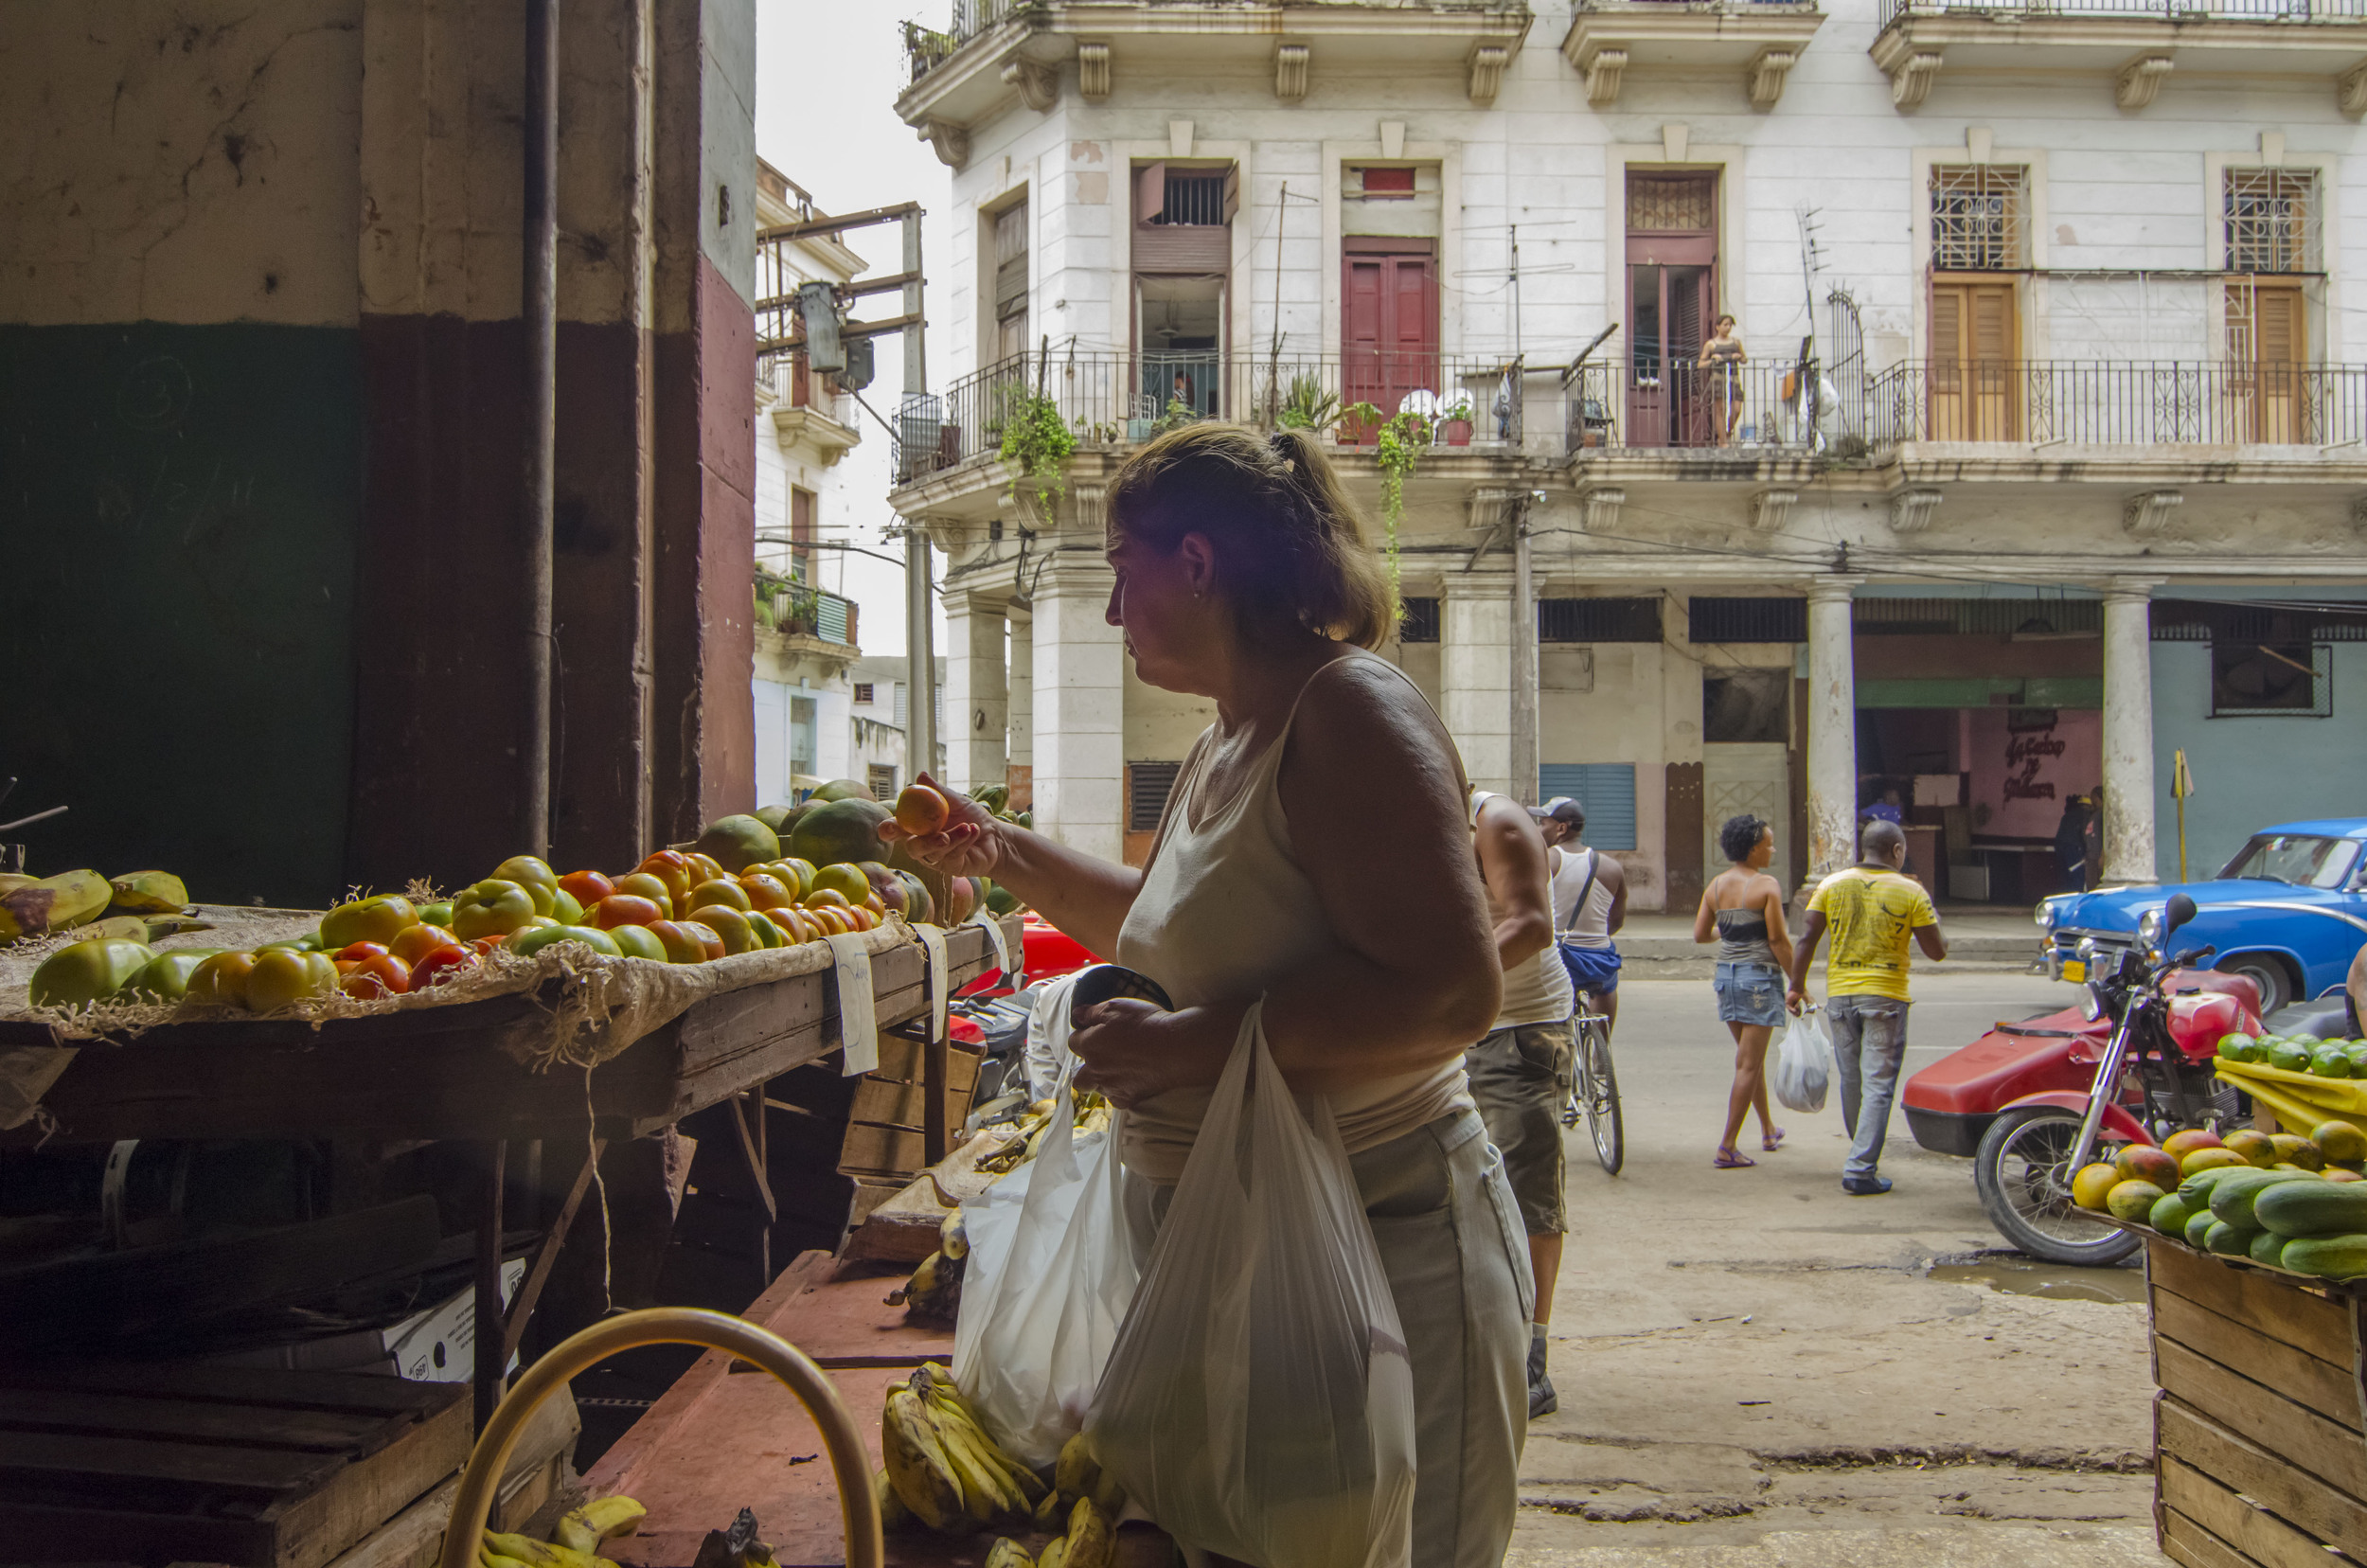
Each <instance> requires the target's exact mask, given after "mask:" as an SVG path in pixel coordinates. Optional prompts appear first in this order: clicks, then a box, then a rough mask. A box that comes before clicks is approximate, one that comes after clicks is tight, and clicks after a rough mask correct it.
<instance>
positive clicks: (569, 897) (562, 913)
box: [548, 887, 583, 925]
mask: <svg viewBox="0 0 2367 1568" xmlns="http://www.w3.org/2000/svg"><path fill="white" fill-rule="evenodd" d="M548 913H549V915H550V917H551V918H552V919H554V920H557V921H558V922H559V923H560V924H561V925H581V924H582V923H583V905H582V904H580V903H578V902H577V901H576V896H575V895H574V894H573V893H570V892H568V891H567V890H566V889H565V888H563V887H561V888H554V889H553V890H552V892H551V907H550V910H549V912H548Z"/></svg>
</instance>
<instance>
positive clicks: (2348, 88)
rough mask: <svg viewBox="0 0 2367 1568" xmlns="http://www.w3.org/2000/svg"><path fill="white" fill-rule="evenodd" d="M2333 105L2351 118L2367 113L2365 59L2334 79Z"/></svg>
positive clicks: (2366, 63) (2366, 69)
mask: <svg viewBox="0 0 2367 1568" xmlns="http://www.w3.org/2000/svg"><path fill="white" fill-rule="evenodd" d="M2334 106H2335V107H2336V108H2338V109H2340V110H2341V111H2342V113H2344V114H2346V115H2348V116H2351V117H2352V118H2353V119H2357V118H2358V116H2361V115H2367V60H2362V61H2360V62H2358V64H2356V65H2354V66H2352V67H2351V68H2350V69H2349V70H2347V71H2344V72H2343V73H2342V74H2341V75H2340V76H2339V77H2336V78H2335V79H2334Z"/></svg>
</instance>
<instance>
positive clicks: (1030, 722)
mask: <svg viewBox="0 0 2367 1568" xmlns="http://www.w3.org/2000/svg"><path fill="white" fill-rule="evenodd" d="M1004 620H1005V622H1006V624H1007V625H1008V626H1009V627H1010V629H1011V650H1010V655H1009V668H1010V685H1011V692H1010V702H1009V705H1008V708H1007V711H1008V713H1009V719H1008V722H1007V726H1006V734H1007V735H1008V737H1009V739H1007V740H1006V741H1005V742H1004V744H1005V747H1006V751H1005V757H1006V761H1005V776H1006V777H1007V778H1008V779H1009V780H1010V784H1011V799H1012V801H1013V802H1014V804H1013V806H1012V807H1011V810H1013V811H1025V810H1026V809H1027V808H1026V805H1025V803H1026V802H1028V801H1031V800H1033V799H1034V798H1035V793H1034V786H1033V783H1032V770H1033V769H1034V768H1035V765H1036V622H1035V618H1034V616H1032V615H1011V614H1009V613H1008V612H1007V611H1006V613H1005V615H1004Z"/></svg>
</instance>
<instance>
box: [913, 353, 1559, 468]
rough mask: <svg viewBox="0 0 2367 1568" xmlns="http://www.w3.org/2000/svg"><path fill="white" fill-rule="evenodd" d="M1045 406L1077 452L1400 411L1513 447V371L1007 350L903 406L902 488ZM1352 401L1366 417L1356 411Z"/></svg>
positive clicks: (1453, 362) (1338, 358)
mask: <svg viewBox="0 0 2367 1568" xmlns="http://www.w3.org/2000/svg"><path fill="white" fill-rule="evenodd" d="M1040 396H1041V397H1044V398H1048V399H1050V400H1051V401H1052V402H1053V405H1054V406H1055V407H1056V408H1057V409H1058V410H1059V415H1060V419H1061V422H1062V423H1064V424H1066V425H1067V426H1068V428H1069V430H1070V431H1071V433H1072V434H1074V435H1075V437H1076V438H1077V441H1078V443H1079V444H1083V445H1103V446H1120V445H1127V444H1131V443H1137V442H1142V441H1147V440H1148V439H1150V438H1151V437H1153V436H1155V435H1158V434H1159V433H1160V432H1162V431H1165V430H1167V429H1170V428H1172V427H1174V426H1176V425H1178V424H1184V423H1188V422H1189V421H1191V420H1193V419H1231V420H1237V421H1240V422H1242V423H1247V424H1255V425H1259V426H1263V427H1267V428H1272V427H1274V426H1278V425H1291V426H1300V427H1304V428H1308V429H1311V430H1314V431H1315V432H1316V433H1317V434H1319V435H1322V436H1326V437H1329V438H1330V439H1331V440H1333V441H1335V442H1337V443H1338V444H1340V445H1343V446H1356V445H1363V444H1370V443H1372V442H1374V441H1376V440H1378V439H1379V431H1380V426H1381V425H1382V423H1384V422H1385V421H1387V420H1388V419H1391V418H1393V417H1394V416H1396V415H1397V414H1399V413H1401V412H1407V413H1413V414H1416V415H1419V416H1420V417H1421V419H1420V421H1419V423H1420V435H1421V436H1422V437H1423V438H1426V439H1428V440H1430V441H1431V442H1433V443H1434V444H1438V445H1446V446H1463V445H1481V446H1493V447H1502V446H1506V445H1509V446H1514V447H1517V446H1518V445H1519V444H1520V440H1521V419H1522V400H1521V377H1520V375H1519V374H1517V373H1516V366H1515V365H1512V364H1511V363H1510V362H1508V361H1504V360H1500V359H1495V358H1471V357H1468V356H1459V355H1451V354H1428V353H1388V354H1384V353H1379V352H1373V353H1366V354H1355V353H1349V354H1336V355H1290V354H1285V355H1281V356H1279V357H1276V356H1271V355H1266V356H1250V355H1232V354H1226V353H1222V352H1219V351H1218V350H1215V349H1208V350H1184V351H1177V350H1166V351H1154V352H1148V353H1135V354H1123V353H1107V352H1103V353H1093V352H1085V351H1081V350H1079V351H1074V352H1072V351H1068V350H1062V349H1055V350H1053V351H1052V353H1051V354H1050V355H1049V356H1044V355H1041V354H1037V353H1024V354H1014V355H1013V356H1011V357H1010V358H1009V359H1006V360H1004V361H1002V362H1001V363H999V364H996V365H988V366H987V367H986V368H985V369H983V370H979V371H976V372H973V373H972V374H970V375H968V376H964V377H963V378H962V379H961V380H959V381H957V382H955V383H953V384H952V386H951V387H949V388H948V389H947V390H946V391H945V393H944V394H943V395H942V396H941V397H934V398H908V399H907V400H906V401H905V403H904V405H903V407H902V409H901V410H900V413H899V451H898V454H897V460H896V472H897V478H898V481H899V483H902V482H906V481H909V480H912V479H915V478H917V477H919V476H920V475H922V474H925V473H933V472H937V471H939V470H942V469H949V468H952V467H954V466H955V465H957V464H960V463H963V462H967V461H969V460H970V459H971V458H974V457H977V456H979V455H981V454H988V455H992V454H996V453H998V452H1000V450H1001V448H1002V443H1003V427H1004V425H1005V424H1006V422H1007V421H1008V420H1009V419H1010V418H1011V417H1012V416H1013V415H1014V414H1015V413H1016V412H1018V411H1019V409H1020V408H1021V407H1023V404H1024V401H1025V400H1027V399H1030V398H1035V397H1040ZM1359 405H1365V406H1368V407H1369V408H1370V409H1371V410H1372V413H1371V414H1369V415H1365V416H1362V417H1359V416H1357V415H1356V414H1355V412H1354V411H1355V410H1356V409H1357V408H1358V407H1359Z"/></svg>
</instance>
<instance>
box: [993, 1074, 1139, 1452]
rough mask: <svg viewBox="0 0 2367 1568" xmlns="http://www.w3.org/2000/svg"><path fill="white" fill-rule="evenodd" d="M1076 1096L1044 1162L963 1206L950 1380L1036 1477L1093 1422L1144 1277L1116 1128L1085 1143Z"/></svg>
mask: <svg viewBox="0 0 2367 1568" xmlns="http://www.w3.org/2000/svg"><path fill="white" fill-rule="evenodd" d="M1074 1070H1075V1063H1074V1060H1072V1061H1071V1072H1072V1073H1073V1072H1074ZM1075 1098H1076V1095H1075V1091H1074V1090H1073V1089H1072V1088H1071V1087H1070V1086H1069V1085H1068V1084H1067V1083H1066V1082H1065V1081H1063V1082H1062V1084H1061V1086H1060V1092H1059V1096H1058V1098H1057V1099H1056V1101H1055V1102H1054V1105H1053V1110H1052V1130H1051V1131H1049V1132H1047V1133H1045V1134H1044V1140H1043V1145H1042V1147H1041V1149H1038V1150H1037V1151H1036V1157H1035V1158H1034V1159H1032V1160H1030V1161H1028V1162H1027V1163H1026V1164H1025V1165H1023V1166H1021V1167H1019V1168H1018V1169H1016V1170H1014V1171H1012V1172H1011V1173H1010V1174H1009V1175H1007V1176H1006V1177H1004V1178H1003V1179H1002V1180H1001V1181H999V1182H997V1183H995V1184H994V1185H992V1186H990V1187H988V1189H987V1190H986V1192H985V1193H984V1194H983V1195H982V1196H980V1197H977V1198H973V1199H971V1200H970V1202H969V1203H964V1204H963V1205H962V1213H963V1219H962V1229H963V1232H964V1234H965V1235H966V1236H967V1237H968V1238H969V1240H970V1256H969V1257H968V1258H967V1259H966V1260H965V1261H964V1263H963V1267H962V1305H961V1312H960V1315H959V1316H958V1317H957V1318H956V1319H955V1321H954V1325H953V1381H954V1382H955V1383H956V1384H958V1385H959V1386H960V1388H961V1391H962V1392H963V1394H965V1395H966V1396H968V1397H969V1399H970V1403H971V1404H972V1405H973V1406H975V1407H976V1409H977V1411H978V1415H979V1417H980V1419H981V1420H982V1421H983V1422H984V1423H985V1425H986V1427H987V1430H988V1433H989V1434H991V1435H992V1436H993V1438H994V1440H995V1441H996V1442H998V1443H1000V1444H1001V1445H1002V1446H1003V1448H1004V1450H1005V1451H1006V1452H1009V1453H1012V1454H1015V1455H1017V1456H1018V1457H1019V1458H1020V1459H1022V1460H1023V1461H1025V1462H1026V1463H1027V1464H1029V1465H1032V1466H1035V1467H1036V1468H1038V1469H1041V1468H1042V1467H1044V1466H1046V1465H1049V1464H1051V1463H1052V1462H1053V1461H1054V1460H1055V1459H1058V1458H1059V1456H1060V1445H1061V1444H1063V1443H1065V1442H1067V1441H1068V1439H1069V1438H1070V1437H1072V1436H1074V1435H1076V1433H1077V1428H1078V1426H1079V1425H1081V1424H1082V1422H1083V1421H1084V1418H1085V1407H1086V1406H1087V1404H1089V1403H1090V1402H1091V1401H1092V1399H1093V1395H1094V1388H1095V1385H1096V1384H1097V1383H1098V1382H1099V1381H1101V1368H1102V1365H1103V1363H1105V1362H1107V1361H1108V1360H1109V1357H1110V1347H1111V1346H1112V1345H1113V1344H1115V1343H1116V1341H1117V1336H1118V1326H1119V1324H1120V1323H1122V1322H1124V1321H1125V1318H1126V1309H1127V1305H1128V1303H1129V1302H1130V1301H1131V1300H1132V1299H1133V1296H1134V1282H1135V1279H1136V1278H1137V1277H1138V1275H1139V1274H1140V1272H1141V1270H1140V1266H1139V1259H1138V1258H1137V1257H1136V1256H1135V1251H1134V1243H1133V1240H1132V1238H1131V1236H1130V1233H1129V1232H1128V1230H1127V1227H1126V1221H1125V1210H1124V1208H1123V1207H1122V1204H1121V1201H1120V1198H1119V1187H1118V1183H1119V1180H1120V1178H1121V1172H1120V1170H1119V1168H1118V1160H1117V1150H1116V1143H1117V1138H1116V1131H1117V1130H1116V1128H1115V1127H1114V1126H1112V1127H1111V1128H1109V1129H1106V1130H1104V1131H1095V1132H1087V1133H1085V1134H1084V1135H1083V1136H1081V1137H1079V1136H1077V1132H1076V1130H1075V1124H1076V1107H1075V1103H1074V1102H1075Z"/></svg>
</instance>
